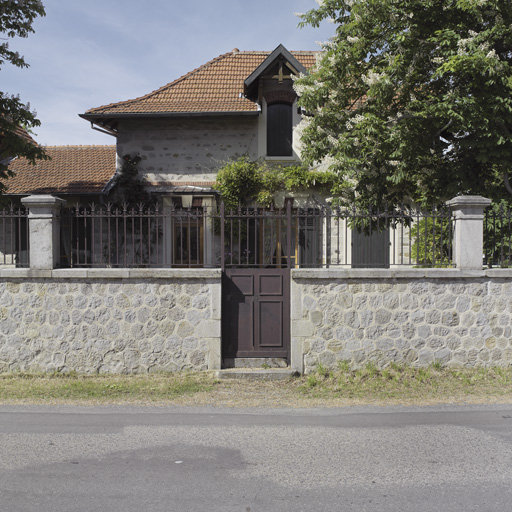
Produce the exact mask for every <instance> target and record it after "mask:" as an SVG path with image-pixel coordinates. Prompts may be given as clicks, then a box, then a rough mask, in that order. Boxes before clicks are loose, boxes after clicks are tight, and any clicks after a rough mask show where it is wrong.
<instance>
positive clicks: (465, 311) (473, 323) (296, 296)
mask: <svg viewBox="0 0 512 512" xmlns="http://www.w3.org/2000/svg"><path fill="white" fill-rule="evenodd" d="M365 276H366V277H365ZM510 277H512V273H511V272H510V271H508V270H495V271H492V270H491V271H475V272H471V273H464V272H460V271H456V270H441V269H439V270H435V269H432V270H420V269H418V270H415V269H411V270H398V271H396V272H394V271H390V270H382V271H379V270H360V271H354V270H352V271H329V270H326V271H308V270H297V271H293V272H292V333H293V334H292V336H293V338H292V350H293V351H294V352H296V354H297V356H296V357H294V360H295V361H296V364H299V365H302V370H303V371H304V372H305V373H308V372H311V371H314V369H315V367H316V365H317V363H322V364H323V365H324V366H326V367H329V368H333V367H336V366H337V364H338V363H339V362H340V361H345V360H346V361H350V362H351V363H352V364H353V365H355V366H362V365H364V364H366V363H368V362H373V363H375V364H376V365H378V366H380V367H382V366H385V365H386V364H389V363H390V362H397V363H405V364H411V365H415V366H426V365H428V364H430V363H432V362H434V361H440V362H441V363H442V364H443V365H448V366H450V365H453V366H503V365H507V366H508V365H510V364H512V281H511V280H510ZM299 354H300V355H301V356H302V360H301V361H299V360H298V356H299Z"/></svg>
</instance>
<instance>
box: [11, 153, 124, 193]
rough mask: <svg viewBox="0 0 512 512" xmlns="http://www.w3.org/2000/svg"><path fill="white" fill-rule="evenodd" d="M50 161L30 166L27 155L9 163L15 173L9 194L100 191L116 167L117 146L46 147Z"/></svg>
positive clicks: (38, 162)
mask: <svg viewBox="0 0 512 512" xmlns="http://www.w3.org/2000/svg"><path fill="white" fill-rule="evenodd" d="M46 154H47V155H48V156H50V157H51V160H38V161H37V163H36V165H31V164H30V162H29V161H28V160H26V159H25V158H16V159H14V160H13V161H12V162H11V163H10V164H9V169H10V170H11V171H13V172H14V173H15V176H14V177H12V178H8V179H7V180H6V182H5V183H6V185H7V191H6V192H5V193H6V194H84V193H100V192H101V191H102V189H103V187H104V186H105V185H106V183H107V182H108V181H109V180H110V178H112V176H113V175H114V173H115V170H116V147H115V146H47V147H46Z"/></svg>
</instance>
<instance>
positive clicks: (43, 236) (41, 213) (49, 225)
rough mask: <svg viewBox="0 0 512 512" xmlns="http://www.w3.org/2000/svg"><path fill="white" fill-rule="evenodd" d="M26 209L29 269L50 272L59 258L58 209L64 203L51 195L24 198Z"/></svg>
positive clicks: (23, 202)
mask: <svg viewBox="0 0 512 512" xmlns="http://www.w3.org/2000/svg"><path fill="white" fill-rule="evenodd" d="M21 202H22V204H23V205H24V206H25V207H26V208H28V210H29V214H28V232H29V246H30V268H31V269H37V270H51V269H53V268H55V267H56V266H57V264H58V262H59V258H60V208H61V205H62V204H63V203H65V201H64V200H63V199H60V198H58V197H54V196H51V195H33V196H28V197H24V198H23V199H22V200H21Z"/></svg>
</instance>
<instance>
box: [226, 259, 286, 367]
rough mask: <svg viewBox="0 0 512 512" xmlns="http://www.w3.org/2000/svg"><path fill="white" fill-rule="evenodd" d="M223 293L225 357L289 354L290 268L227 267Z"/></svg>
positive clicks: (282, 355) (283, 355)
mask: <svg viewBox="0 0 512 512" xmlns="http://www.w3.org/2000/svg"><path fill="white" fill-rule="evenodd" d="M222 297H223V301H222V349H223V357H224V358H236V357H244V358H245V357H282V358H288V356H289V346H290V271H289V270H288V269H275V268H271V269H254V268H249V269H227V270H226V271H225V272H224V273H223V281H222Z"/></svg>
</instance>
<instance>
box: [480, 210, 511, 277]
mask: <svg viewBox="0 0 512 512" xmlns="http://www.w3.org/2000/svg"><path fill="white" fill-rule="evenodd" d="M483 259H484V262H483V264H484V266H486V267H489V268H492V267H502V268H507V267H511V266H512V213H511V209H510V207H509V206H508V205H506V204H503V203H499V204H493V205H491V206H490V207H489V208H487V210H486V211H485V217H484V258H483Z"/></svg>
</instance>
